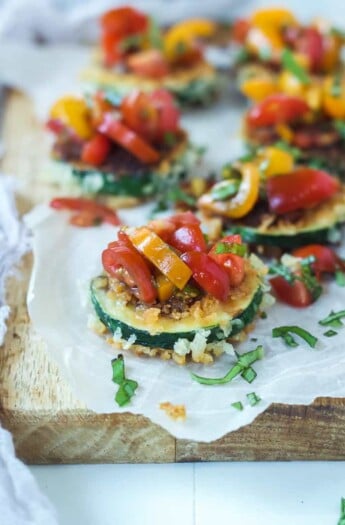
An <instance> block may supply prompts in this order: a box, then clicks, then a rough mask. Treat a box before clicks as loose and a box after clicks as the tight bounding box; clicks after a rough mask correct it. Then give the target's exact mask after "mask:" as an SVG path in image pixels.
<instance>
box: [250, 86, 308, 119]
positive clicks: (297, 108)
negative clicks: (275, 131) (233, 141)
mask: <svg viewBox="0 0 345 525" xmlns="http://www.w3.org/2000/svg"><path fill="white" fill-rule="evenodd" d="M308 111H309V106H308V104H307V103H306V102H305V100H303V99H302V98H298V97H292V96H290V95H285V94H284V93H277V94H274V95H270V96H269V97H267V98H265V99H264V100H262V101H261V102H259V103H258V104H256V105H255V106H253V107H252V108H251V109H250V110H249V111H248V113H247V117H246V118H247V123H248V125H249V126H251V127H261V126H274V125H276V124H287V123H289V122H293V121H295V120H297V119H299V118H300V117H302V116H303V115H305V114H306V113H308Z"/></svg>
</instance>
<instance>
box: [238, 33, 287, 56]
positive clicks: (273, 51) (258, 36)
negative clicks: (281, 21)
mask: <svg viewBox="0 0 345 525" xmlns="http://www.w3.org/2000/svg"><path fill="white" fill-rule="evenodd" d="M246 47H247V48H248V50H249V51H250V52H251V53H253V54H255V55H258V56H264V55H266V54H267V58H268V59H271V58H276V57H277V54H279V53H280V51H281V50H282V49H283V48H284V42H283V39H282V37H281V35H280V34H279V31H278V30H277V29H276V28H275V27H270V26H268V27H252V28H251V29H250V30H249V32H248V35H247V39H246Z"/></svg>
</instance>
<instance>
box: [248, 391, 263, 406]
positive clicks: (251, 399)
mask: <svg viewBox="0 0 345 525" xmlns="http://www.w3.org/2000/svg"><path fill="white" fill-rule="evenodd" d="M247 399H248V401H249V404H250V406H251V407H255V405H257V404H258V403H260V401H261V398H260V397H259V396H258V395H257V394H256V393H255V392H250V393H249V394H247Z"/></svg>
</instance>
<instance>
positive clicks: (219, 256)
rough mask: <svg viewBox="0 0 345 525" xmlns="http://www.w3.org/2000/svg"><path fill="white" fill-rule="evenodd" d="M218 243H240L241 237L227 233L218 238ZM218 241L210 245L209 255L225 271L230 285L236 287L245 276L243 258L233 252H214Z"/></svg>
mask: <svg viewBox="0 0 345 525" xmlns="http://www.w3.org/2000/svg"><path fill="white" fill-rule="evenodd" d="M219 243H221V244H222V243H229V244H242V237H241V235H238V234H232V235H227V236H226V237H223V238H222V239H220V241H219ZM219 243H218V242H216V243H215V244H214V245H213V246H212V248H211V250H210V251H209V256H210V257H212V259H214V260H215V261H216V262H217V263H218V264H219V265H220V266H222V267H223V268H224V269H225V270H226V271H227V273H228V276H229V279H230V286H233V287H237V286H239V285H240V284H241V283H242V281H243V279H244V276H245V271H244V259H243V257H241V256H239V255H236V254H235V253H216V251H217V245H218V244H219Z"/></svg>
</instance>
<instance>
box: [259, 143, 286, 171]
mask: <svg viewBox="0 0 345 525" xmlns="http://www.w3.org/2000/svg"><path fill="white" fill-rule="evenodd" d="M260 158H261V160H266V161H267V167H266V168H265V170H264V173H265V176H266V177H273V176H275V175H284V174H286V173H290V172H291V171H292V170H293V167H294V158H293V156H292V155H291V153H289V152H287V151H284V150H283V149H280V148H275V147H273V146H269V147H267V148H265V149H263V150H262V152H260Z"/></svg>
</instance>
